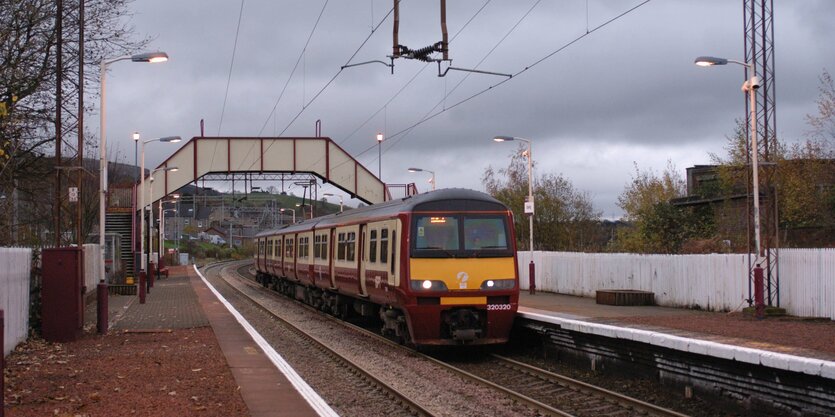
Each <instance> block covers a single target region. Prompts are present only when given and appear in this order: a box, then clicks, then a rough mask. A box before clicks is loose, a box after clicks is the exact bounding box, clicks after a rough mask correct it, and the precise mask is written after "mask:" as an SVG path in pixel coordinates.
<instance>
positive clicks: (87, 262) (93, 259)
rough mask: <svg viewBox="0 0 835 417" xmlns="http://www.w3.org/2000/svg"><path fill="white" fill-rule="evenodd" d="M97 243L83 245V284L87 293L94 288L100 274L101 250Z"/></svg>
mask: <svg viewBox="0 0 835 417" xmlns="http://www.w3.org/2000/svg"><path fill="white" fill-rule="evenodd" d="M99 248H100V246H99V245H98V244H93V243H86V244H85V245H84V285H85V286H87V294H89V293H91V292H93V291H95V290H96V286H97V285H99V275H101V269H100V268H101V250H99Z"/></svg>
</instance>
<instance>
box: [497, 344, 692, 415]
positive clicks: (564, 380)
mask: <svg viewBox="0 0 835 417" xmlns="http://www.w3.org/2000/svg"><path fill="white" fill-rule="evenodd" d="M490 356H492V357H493V358H495V359H497V360H499V361H502V362H504V363H505V364H506V366H509V367H513V368H517V369H521V370H522V371H523V372H528V373H531V374H533V375H535V376H537V377H541V378H545V379H552V380H555V381H557V382H558V383H560V384H564V385H566V386H570V387H573V388H577V389H578V390H580V391H585V392H586V393H590V394H592V395H597V396H601V397H604V398H607V399H608V400H610V401H613V402H616V403H618V404H620V405H621V406H624V407H627V408H631V409H633V410H635V411H638V412H642V413H646V414H647V415H652V416H670V417H687V415H686V414H681V413H679V412H676V411H673V410H669V409H666V408H663V407H659V406H657V405H655V404H650V403H648V402H645V401H641V400H639V399H637V398H632V397H629V396H626V395H623V394H620V393H617V392H614V391H611V390H607V389H605V388H602V387H598V386H596V385H592V384H589V383H586V382H583V381H579V380H576V379H574V378H570V377H567V376H565V375H560V374H556V373H554V372H551V371H546V370H544V369H541V368H537V367H535V366H532V365H528V364H526V363H523V362H519V361H516V360H513V359H510V358H506V357H504V356H501V355H497V354H495V353H493V354H491V355H490Z"/></svg>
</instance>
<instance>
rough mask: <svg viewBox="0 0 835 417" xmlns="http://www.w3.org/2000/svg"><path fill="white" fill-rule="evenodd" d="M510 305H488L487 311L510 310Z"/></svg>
mask: <svg viewBox="0 0 835 417" xmlns="http://www.w3.org/2000/svg"><path fill="white" fill-rule="evenodd" d="M510 309H511V306H510V304H487V310H488V311H489V310H510Z"/></svg>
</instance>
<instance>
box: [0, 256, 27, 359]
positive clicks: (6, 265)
mask: <svg viewBox="0 0 835 417" xmlns="http://www.w3.org/2000/svg"><path fill="white" fill-rule="evenodd" d="M31 268H32V249H26V248H0V309H2V310H3V314H4V316H5V323H4V324H5V326H4V331H3V346H2V347H3V355H4V356H5V355H7V354H9V352H11V351H12V349H14V347H15V346H17V344H18V343H20V342H22V341H24V340H26V336H27V333H28V331H29V278H30V276H31Z"/></svg>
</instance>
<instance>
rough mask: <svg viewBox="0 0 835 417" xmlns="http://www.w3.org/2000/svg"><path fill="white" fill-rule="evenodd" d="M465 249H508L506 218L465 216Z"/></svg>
mask: <svg viewBox="0 0 835 417" xmlns="http://www.w3.org/2000/svg"><path fill="white" fill-rule="evenodd" d="M464 249H467V250H479V249H508V246H507V235H506V233H505V229H504V219H503V218H499V217H475V218H473V217H465V218H464Z"/></svg>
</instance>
